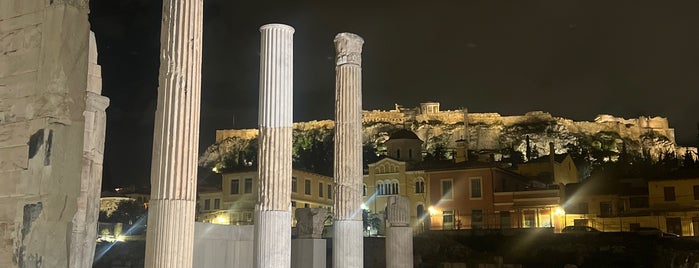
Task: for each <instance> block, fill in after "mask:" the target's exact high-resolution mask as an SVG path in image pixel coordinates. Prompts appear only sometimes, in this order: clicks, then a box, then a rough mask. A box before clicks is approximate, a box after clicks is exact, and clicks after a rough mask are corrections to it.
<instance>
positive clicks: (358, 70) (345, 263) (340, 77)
mask: <svg viewBox="0 0 699 268" xmlns="http://www.w3.org/2000/svg"><path fill="white" fill-rule="evenodd" d="M363 44H364V40H363V39H362V38H361V37H359V36H358V35H356V34H352V33H340V34H338V35H337V36H335V50H336V53H337V54H336V66H335V163H334V170H335V172H334V173H335V218H334V223H333V267H335V268H339V267H362V266H363V265H364V258H363V257H364V256H363V254H364V252H363V243H364V241H363V236H362V235H363V233H362V231H363V230H362V212H361V205H362V198H361V195H362V45H363Z"/></svg>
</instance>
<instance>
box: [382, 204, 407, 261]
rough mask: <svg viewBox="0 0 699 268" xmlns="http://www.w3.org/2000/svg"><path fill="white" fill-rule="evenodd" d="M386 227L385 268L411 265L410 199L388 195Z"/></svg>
mask: <svg viewBox="0 0 699 268" xmlns="http://www.w3.org/2000/svg"><path fill="white" fill-rule="evenodd" d="M386 210H387V213H388V223H389V224H390V226H389V227H388V228H386V268H412V267H413V228H411V227H410V200H409V199H408V197H405V196H390V197H388V205H387V208H386Z"/></svg>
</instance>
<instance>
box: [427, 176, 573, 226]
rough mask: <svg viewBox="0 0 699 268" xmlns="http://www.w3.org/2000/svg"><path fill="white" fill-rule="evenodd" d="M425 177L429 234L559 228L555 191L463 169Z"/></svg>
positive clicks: (522, 179) (520, 179) (523, 180)
mask: <svg viewBox="0 0 699 268" xmlns="http://www.w3.org/2000/svg"><path fill="white" fill-rule="evenodd" d="M427 177H428V178H429V185H430V193H429V195H430V200H431V203H430V217H429V221H430V227H431V229H435V230H453V229H507V228H539V227H541V228H554V229H555V230H560V229H562V227H563V222H562V220H561V219H560V217H559V216H560V213H556V212H557V208H558V207H559V204H560V201H561V198H560V191H559V190H558V189H557V188H556V189H546V188H545V187H540V188H539V187H536V184H532V182H531V181H529V180H528V179H527V178H525V177H523V176H521V175H519V174H516V173H513V172H511V171H507V170H504V169H501V168H497V167H464V168H458V169H448V170H431V171H427ZM539 185H540V184H539ZM540 186H543V185H540Z"/></svg>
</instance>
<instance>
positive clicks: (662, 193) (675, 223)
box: [648, 178, 699, 236]
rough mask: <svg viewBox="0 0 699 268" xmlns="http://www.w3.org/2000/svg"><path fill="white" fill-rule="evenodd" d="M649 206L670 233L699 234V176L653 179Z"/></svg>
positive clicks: (649, 190) (650, 187) (649, 183)
mask: <svg viewBox="0 0 699 268" xmlns="http://www.w3.org/2000/svg"><path fill="white" fill-rule="evenodd" d="M648 206H649V208H650V211H651V212H653V213H654V214H655V215H660V216H663V218H664V220H663V221H661V222H660V224H661V225H664V227H665V228H661V230H666V231H667V232H670V233H675V234H678V235H683V236H699V178H688V179H671V180H665V179H663V180H651V181H649V182H648Z"/></svg>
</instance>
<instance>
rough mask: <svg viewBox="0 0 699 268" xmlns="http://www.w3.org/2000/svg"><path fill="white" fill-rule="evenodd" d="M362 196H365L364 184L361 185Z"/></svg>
mask: <svg viewBox="0 0 699 268" xmlns="http://www.w3.org/2000/svg"><path fill="white" fill-rule="evenodd" d="M362 196H366V183H365V184H364V185H362Z"/></svg>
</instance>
